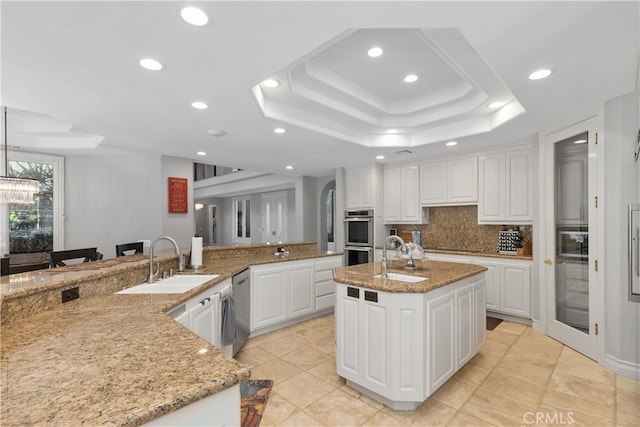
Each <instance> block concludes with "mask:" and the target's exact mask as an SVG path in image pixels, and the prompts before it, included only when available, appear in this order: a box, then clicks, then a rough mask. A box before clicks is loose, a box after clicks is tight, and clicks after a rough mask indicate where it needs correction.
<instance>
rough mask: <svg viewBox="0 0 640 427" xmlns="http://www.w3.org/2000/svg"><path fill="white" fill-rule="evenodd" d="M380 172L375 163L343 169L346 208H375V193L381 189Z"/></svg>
mask: <svg viewBox="0 0 640 427" xmlns="http://www.w3.org/2000/svg"><path fill="white" fill-rule="evenodd" d="M382 179H383V177H382V173H381V171H380V167H379V166H377V165H372V166H365V167H361V168H352V169H346V170H345V186H346V207H347V209H374V210H375V209H376V208H377V207H378V206H376V194H377V193H378V192H380V191H381V190H382Z"/></svg>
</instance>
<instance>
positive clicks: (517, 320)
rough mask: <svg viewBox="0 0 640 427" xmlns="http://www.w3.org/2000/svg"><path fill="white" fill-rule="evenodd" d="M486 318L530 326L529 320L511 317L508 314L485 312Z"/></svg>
mask: <svg viewBox="0 0 640 427" xmlns="http://www.w3.org/2000/svg"><path fill="white" fill-rule="evenodd" d="M487 316H490V317H495V318H498V319H502V320H506V321H507V322H513V323H521V324H523V325H527V326H531V319H527V318H524V317H518V316H511V315H510V314H505V313H498V312H495V311H490V310H487Z"/></svg>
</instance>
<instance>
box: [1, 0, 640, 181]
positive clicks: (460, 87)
mask: <svg viewBox="0 0 640 427" xmlns="http://www.w3.org/2000/svg"><path fill="white" fill-rule="evenodd" d="M187 4H188V5H198V6H199V7H200V8H201V9H203V10H204V11H206V12H207V14H208V15H209V18H210V22H209V23H208V24H207V25H206V26H204V27H194V26H191V25H189V24H187V23H186V22H184V21H183V20H182V19H181V18H180V9H181V8H182V7H183V6H185V5H187ZM0 13H1V19H2V21H1V23H2V27H1V35H2V41H1V42H2V51H1V58H0V59H1V72H2V74H1V76H0V77H1V81H0V83H1V86H0V97H1V99H0V102H1V103H2V104H3V105H7V106H8V107H9V109H10V110H9V111H10V126H9V128H10V136H9V145H12V146H20V147H22V148H23V149H24V150H29V151H37V152H44V153H59V154H64V155H75V154H77V155H105V154H123V153H124V154H126V153H132V152H133V153H161V154H166V155H171V156H177V157H184V158H190V159H194V160H197V161H199V162H202V163H212V164H218V165H223V166H231V167H238V168H242V169H249V170H255V171H262V172H269V173H276V174H282V175H309V176H323V175H328V174H330V173H331V170H332V169H333V168H335V167H340V166H357V165H364V164H370V163H372V162H373V161H374V158H375V156H376V155H378V154H384V155H386V160H385V161H396V160H398V159H402V160H403V161H404V160H407V159H408V158H407V156H406V155H405V156H403V157H400V156H399V155H397V154H393V153H394V152H396V151H399V150H402V149H404V148H408V149H409V150H411V151H412V152H413V154H412V156H415V157H416V158H419V159H423V158H425V157H428V156H431V155H439V154H442V153H444V152H445V150H446V151H448V152H454V153H456V152H462V151H468V150H474V149H478V148H484V147H488V146H495V145H501V144H512V143H518V142H526V141H531V140H533V138H534V135H535V134H536V132H538V131H541V130H553V129H557V128H560V127H564V126H567V125H569V124H572V123H573V122H575V121H578V120H581V119H584V118H586V117H588V116H590V115H592V114H593V113H594V112H597V111H598V109H599V108H600V106H601V104H602V103H603V102H604V101H606V100H608V99H611V98H614V97H616V96H619V95H623V94H626V93H631V92H633V91H634V90H635V89H636V88H635V83H636V79H637V68H638V58H639V46H640V42H639V38H640V36H639V34H640V31H639V28H640V26H639V15H640V12H639V3H638V2H636V1H626V2H610V1H602V2H557V1H555V2H537V1H536V2H520V1H513V2H481V1H472V2H431V1H413V2H401V1H391V2H381V1H355V2H338V1H320V2H302V1H296V2H284V1H276V2H269V1H257V2H245V1H233V2H218V1H204V2H166V1H142V2H129V1H118V2H115V1H105V2H92V1H83V2H58V1H51V2H12V1H2V2H1V3H0ZM372 44H377V45H380V46H381V47H383V49H384V54H383V55H382V56H381V57H379V58H369V57H367V55H366V51H367V49H369V47H371V45H372ZM148 56H150V57H154V58H156V59H158V60H160V61H161V62H162V63H164V64H165V66H166V68H165V69H164V70H162V71H160V72H151V71H147V70H144V69H142V68H141V67H140V66H139V65H138V61H139V59H141V58H142V57H148ZM541 67H546V68H550V69H552V70H554V73H553V74H552V75H551V76H550V77H549V78H547V79H544V80H539V81H530V80H528V78H527V76H528V75H529V73H531V72H532V71H534V70H535V69H538V68H541ZM409 72H414V73H416V74H417V75H418V76H419V79H418V81H417V82H416V83H413V84H407V83H404V82H402V80H401V79H402V77H403V76H404V75H405V74H406V73H409ZM273 77H275V78H277V79H278V80H280V81H281V82H282V85H281V86H280V87H278V88H276V89H268V88H264V87H262V86H261V85H260V82H261V81H263V80H264V79H266V78H273ZM256 95H257V98H256ZM195 100H201V101H204V102H206V103H207V104H208V105H209V108H208V109H207V110H203V111H199V110H194V109H193V108H192V107H191V106H190V104H191V102H193V101H195ZM493 100H503V101H504V102H507V105H506V106H505V107H503V108H502V109H499V110H490V109H488V108H487V104H488V103H489V102H491V101H493ZM27 112H28V113H27ZM34 113H40V114H42V115H45V116H40V115H38V114H34ZM47 116H49V117H51V118H54V119H56V120H50V119H48V118H47ZM12 117H13V118H12ZM275 127H284V128H286V129H287V132H286V133H285V134H282V135H277V134H274V133H273V132H272V130H273V128H275ZM388 128H396V129H397V130H398V133H397V134H395V135H393V136H390V135H387V134H386V131H387V129H388ZM214 129H217V130H223V131H224V132H226V135H224V136H221V137H215V136H212V135H210V133H209V131H211V130H214ZM454 138H455V139H456V140H457V141H458V145H457V146H456V147H454V148H446V147H444V142H446V141H448V140H450V139H454ZM81 147H86V148H81ZM197 151H206V152H207V153H208V154H207V156H205V157H199V156H196V154H195V153H196V152H197ZM286 165H293V166H294V167H295V168H294V169H293V170H291V171H288V170H285V169H284V167H285V166H286Z"/></svg>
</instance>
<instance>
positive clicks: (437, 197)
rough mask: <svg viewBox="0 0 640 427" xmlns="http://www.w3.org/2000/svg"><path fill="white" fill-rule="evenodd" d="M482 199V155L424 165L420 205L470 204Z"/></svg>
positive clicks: (421, 170) (421, 173) (421, 175)
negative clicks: (480, 185)
mask: <svg viewBox="0 0 640 427" xmlns="http://www.w3.org/2000/svg"><path fill="white" fill-rule="evenodd" d="M477 201H478V158H477V157H468V158H463V159H452V160H443V161H438V162H429V163H423V164H421V165H420V204H421V205H423V206H443V205H469V204H475V203H477Z"/></svg>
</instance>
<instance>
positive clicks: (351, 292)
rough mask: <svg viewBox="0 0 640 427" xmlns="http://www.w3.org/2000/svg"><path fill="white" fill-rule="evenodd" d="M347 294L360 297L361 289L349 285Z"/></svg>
mask: <svg viewBox="0 0 640 427" xmlns="http://www.w3.org/2000/svg"><path fill="white" fill-rule="evenodd" d="M347 296H349V297H352V298H358V299H359V298H360V289H358V288H352V287H350V286H347Z"/></svg>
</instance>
